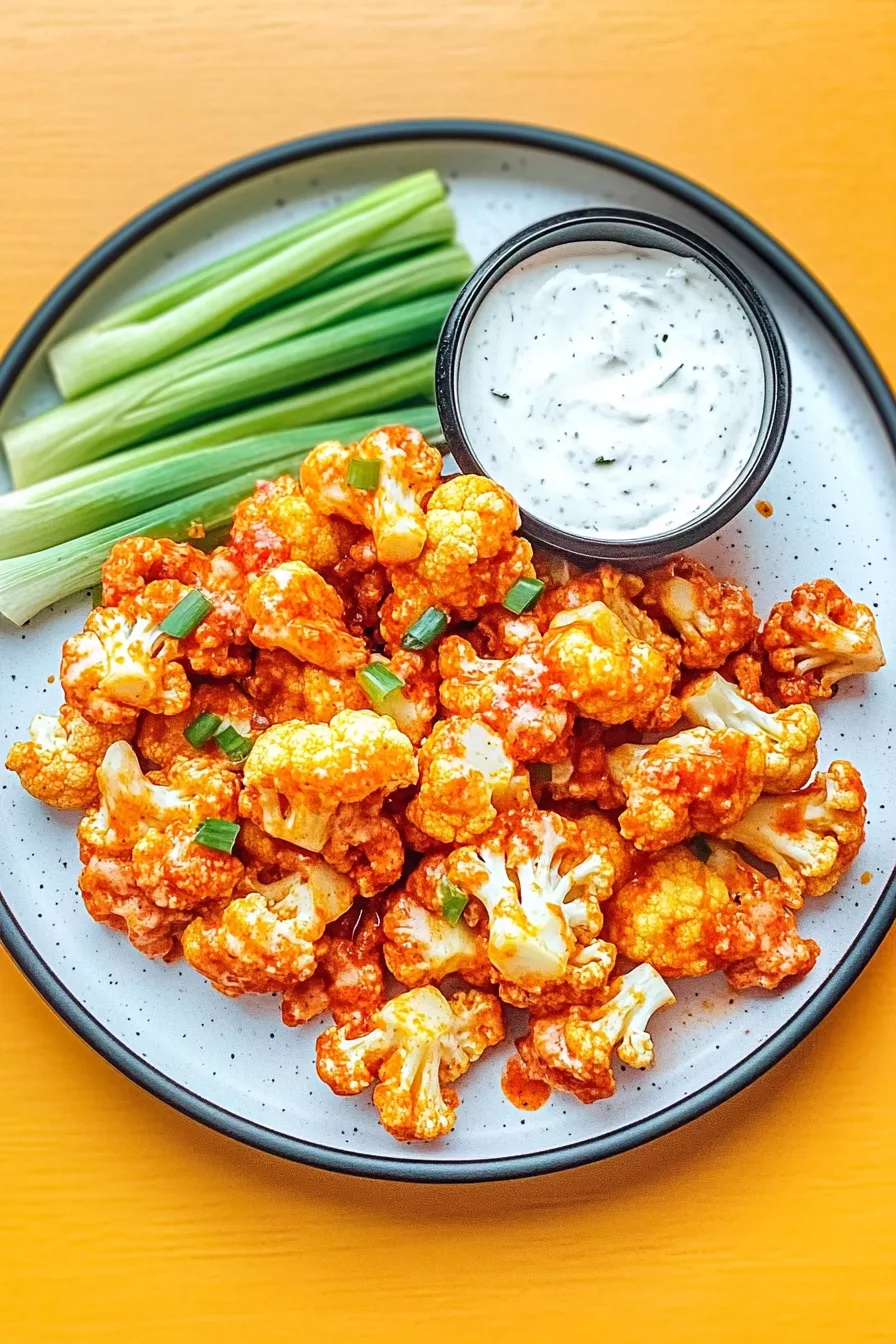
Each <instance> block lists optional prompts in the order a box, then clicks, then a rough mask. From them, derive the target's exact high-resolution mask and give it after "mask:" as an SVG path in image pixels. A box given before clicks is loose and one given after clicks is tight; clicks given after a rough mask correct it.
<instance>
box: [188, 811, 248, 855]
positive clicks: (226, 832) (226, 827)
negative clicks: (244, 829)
mask: <svg viewBox="0 0 896 1344" xmlns="http://www.w3.org/2000/svg"><path fill="white" fill-rule="evenodd" d="M239 833H240V828H239V824H238V822H235V821H222V820H221V818H220V817H209V818H208V820H206V821H203V822H201V823H200V825H199V827H198V829H197V831H196V834H195V835H194V836H193V839H194V840H195V841H196V844H197V845H205V847H206V849H218V850H220V851H221V853H222V854H232V853H233V846H234V842H235V841H236V838H237V836H238V835H239Z"/></svg>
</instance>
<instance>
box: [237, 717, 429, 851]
mask: <svg viewBox="0 0 896 1344" xmlns="http://www.w3.org/2000/svg"><path fill="white" fill-rule="evenodd" d="M416 779H417V763H416V761H415V760H414V748H413V746H412V744H411V743H410V742H409V741H408V739H407V738H406V737H405V736H404V734H403V733H400V732H399V731H398V729H397V728H396V727H395V724H394V723H393V722H392V720H391V719H389V718H387V717H386V716H385V715H381V714H374V713H373V712H372V711H370V710H363V709H362V710H351V709H346V710H341V711H340V713H338V714H336V715H335V716H334V717H333V718H332V719H331V720H330V722H329V723H328V724H325V723H300V722H291V723H279V724H275V725H274V726H273V727H272V728H268V729H267V730H266V731H265V732H263V733H262V734H261V736H260V737H258V738H257V739H256V741H255V744H254V746H253V747H252V750H251V752H250V753H249V756H248V758H247V760H246V766H245V771H244V782H245V788H244V790H243V793H242V795H241V798H240V811H241V813H242V815H243V816H245V817H249V818H250V820H252V821H254V822H256V823H257V825H259V826H260V827H261V828H262V830H265V831H267V832H268V834H269V835H273V836H276V837H277V838H279V839H281V840H288V841H289V842H290V843H291V844H295V845H301V847H302V848H303V849H308V850H311V851H312V852H313V853H320V851H321V850H322V849H323V848H324V846H325V844H326V843H327V839H328V835H329V833H330V829H331V825H332V822H333V817H334V815H335V813H336V810H337V808H338V807H339V804H340V803H360V802H361V801H362V800H363V799H365V798H368V797H370V795H371V794H379V795H380V796H384V795H385V794H386V793H390V792H391V791H392V790H393V789H397V788H402V787H404V786H405V785H409V784H414V783H415V782H416Z"/></svg>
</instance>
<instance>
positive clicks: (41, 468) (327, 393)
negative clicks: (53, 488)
mask: <svg viewBox="0 0 896 1344" xmlns="http://www.w3.org/2000/svg"><path fill="white" fill-rule="evenodd" d="M365 320H368V321H369V319H365ZM435 335H437V332H435V331H434V332H433V336H435ZM423 341H424V337H423V336H420V339H419V340H418V341H416V343H418V344H423ZM376 353H377V355H382V356H386V355H387V353H388V351H387V349H386V348H380V349H377V351H376ZM383 374H388V366H386V367H383V366H382V364H377V366H375V368H372V370H369V371H367V372H365V374H363V375H352V376H351V378H349V379H333V382H332V383H326V384H322V386H321V387H320V388H313V390H309V391H306V392H300V394H297V396H298V398H302V396H309V398H310V402H309V406H312V407H314V406H318V405H321V406H322V410H321V414H320V415H317V414H312V415H310V417H306V418H304V419H302V421H290V419H287V421H286V422H281V421H277V419H275V421H273V422H270V423H269V422H267V421H265V418H263V417H265V411H266V409H267V407H266V406H262V407H250V409H249V410H247V411H242V413H238V414H236V415H235V417H234V415H231V417H223V418H222V419H212V421H211V422H210V426H208V429H210V430H211V433H212V438H211V439H210V442H212V444H218V442H226V441H227V439H228V438H235V437H238V435H236V434H235V433H230V425H231V422H234V421H238V422H239V421H240V417H247V418H249V419H247V423H249V427H247V429H246V431H244V433H247V434H250V433H266V431H269V430H274V429H289V427H293V426H294V425H296V423H310V422H313V421H314V419H329V418H332V417H334V415H348V414H353V411H355V410H357V411H359V413H360V411H367V410H369V409H371V407H369V405H368V403H367V399H365V398H367V394H368V386H369V384H368V382H367V380H368V379H371V378H372V379H373V388H375V390H376V388H379V386H380V375H383ZM398 375H399V380H400V379H402V378H403V370H398ZM359 378H360V379H361V383H360V386H356V380H357V379H359ZM344 387H345V395H348V396H349V403H348V405H347V406H343V405H341V402H340V398H341V395H343V388H344ZM94 395H101V394H94ZM352 395H357V396H360V402H351V396H352ZM377 395H379V391H377ZM415 395H431V392H430V390H429V388H423V390H422V391H418V390H414V391H411V390H410V388H408V390H406V388H404V387H403V386H402V387H399V390H398V391H396V392H395V394H394V395H392V394H390V395H388V398H387V401H386V402H379V405H388V402H395V401H406V399H407V398H410V396H415ZM318 398H322V402H318ZM79 405H81V403H78V402H73V403H71V405H67V406H60V407H56V409H55V410H54V411H47V413H46V415H44V417H36V418H35V419H32V421H27V422H26V423H24V425H16V426H13V427H12V429H9V430H7V433H5V434H4V435H3V444H4V448H5V450H7V458H8V462H9V470H11V474H12V481H13V485H16V487H17V488H20V487H26V485H32V484H35V482H36V481H42V480H47V478H50V477H54V476H56V474H59V473H60V472H67V470H71V469H73V468H75V466H81V465H86V464H87V462H90V461H94V460H95V458H97V457H105V456H106V454H109V453H114V452H116V449H121V448H125V446H126V445H128V444H129V442H134V441H136V439H140V438H148V437H150V434H152V433H153V427H154V430H156V433H159V431H161V430H164V429H167V427H168V425H169V421H171V417H160V419H159V422H156V425H154V426H153V425H149V426H146V425H142V426H141V427H140V429H138V430H136V431H134V433H132V434H126V433H120V435H118V438H117V439H116V438H113V435H111V433H110V429H109V426H106V431H105V434H102V435H101V434H94V435H93V439H91V441H87V439H86V429H85V430H82V438H79V439H77V438H75V427H74V425H77V422H78V419H79V418H81V417H82V414H83V413H82V411H81V410H79V409H78V407H79ZM278 405H279V403H274V406H278ZM63 411H64V413H67V418H66V421H67V422H66V427H67V433H66V434H64V435H63V434H60V433H58V431H56V433H54V434H52V437H50V435H47V437H46V438H44V437H43V435H44V434H46V421H47V418H48V417H50V415H58V414H59V413H63ZM255 411H258V413H259V414H261V415H262V422H261V423H258V425H255V422H254V421H253V419H251V417H253V414H254V413H255ZM73 422H74V423H73ZM55 423H56V425H58V423H59V421H56V422H55ZM216 425H223V426H224V429H226V433H224V437H223V438H220V437H216V435H215V426H216ZM201 430H203V426H195V429H192V430H185V431H181V434H183V433H185V434H201ZM180 437H181V435H176V438H180ZM197 446H203V445H201V442H199V444H197Z"/></svg>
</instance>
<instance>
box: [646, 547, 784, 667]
mask: <svg viewBox="0 0 896 1344" xmlns="http://www.w3.org/2000/svg"><path fill="white" fill-rule="evenodd" d="M645 579H646V586H645V588H644V591H643V593H642V594H641V596H640V598H639V601H640V602H641V604H642V606H644V607H646V608H647V610H648V611H650V610H654V609H656V610H658V611H660V612H662V614H663V615H664V616H665V618H666V620H667V621H668V622H669V623H670V625H672V627H673V628H674V629H675V630H676V631H677V633H678V635H679V637H680V639H681V642H682V654H681V661H682V662H683V663H684V665H685V667H699V668H715V667H721V666H722V664H723V663H724V661H725V659H726V658H727V657H728V656H729V654H732V653H736V652H737V650H738V649H742V648H744V646H745V645H747V644H749V642H750V640H751V639H752V638H753V636H754V635H755V634H756V631H757V630H758V629H759V619H758V617H757V615H756V613H755V611H754V610H753V599H752V598H751V596H750V594H749V592H748V591H747V589H746V588H744V587H743V585H742V584H739V583H735V582H734V581H733V580H732V579H719V578H716V576H715V574H713V572H712V570H711V569H707V567H706V565H701V563H700V561H699V560H692V559H690V557H688V556H686V555H677V556H674V557H673V558H672V559H671V560H668V561H667V562H666V563H665V564H664V565H660V567H659V568H658V569H652V570H651V571H650V573H649V574H647V575H645Z"/></svg>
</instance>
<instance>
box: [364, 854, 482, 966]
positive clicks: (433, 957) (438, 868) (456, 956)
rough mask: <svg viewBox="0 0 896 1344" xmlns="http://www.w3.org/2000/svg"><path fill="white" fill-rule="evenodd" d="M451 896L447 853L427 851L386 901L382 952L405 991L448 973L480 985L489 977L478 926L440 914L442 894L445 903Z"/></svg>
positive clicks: (461, 917)
mask: <svg viewBox="0 0 896 1344" xmlns="http://www.w3.org/2000/svg"><path fill="white" fill-rule="evenodd" d="M453 895H454V890H453V888H452V886H451V884H450V880H449V879H448V857H447V855H444V854H432V855H430V856H429V857H428V858H426V859H424V860H423V862H422V863H420V864H419V865H418V867H417V868H415V869H414V871H413V872H412V873H411V875H410V876H409V878H408V880H407V883H406V884H405V888H404V890H403V891H397V892H394V893H393V894H392V895H391V896H390V897H389V898H388V900H387V901H386V909H385V914H384V916H383V932H384V934H385V942H384V944H383V954H384V956H385V958H386V965H387V966H388V967H389V970H390V971H391V972H392V974H393V975H394V976H395V978H396V980H399V981H400V982H401V983H402V984H403V985H407V987H408V988H409V989H416V988H417V986H418V985H431V984H438V983H439V982H440V981H442V980H444V979H445V978H446V976H449V975H461V976H463V978H464V979H465V980H468V981H469V982H470V984H471V985H476V986H478V987H479V988H485V987H486V986H487V985H488V984H489V983H490V981H491V980H492V979H493V978H494V977H493V975H492V969H491V963H490V962H489V959H488V946H487V942H486V938H485V936H484V928H482V927H479V926H477V927H476V928H475V929H474V928H471V927H470V925H469V924H468V923H467V922H466V920H465V919H464V918H463V914H462V913H461V916H460V917H457V918H452V919H450V920H449V919H448V918H447V917H446V915H445V908H446V896H447V897H448V899H449V901H450V899H451V897H452V896H453ZM448 908H449V910H450V905H449V907H448Z"/></svg>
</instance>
